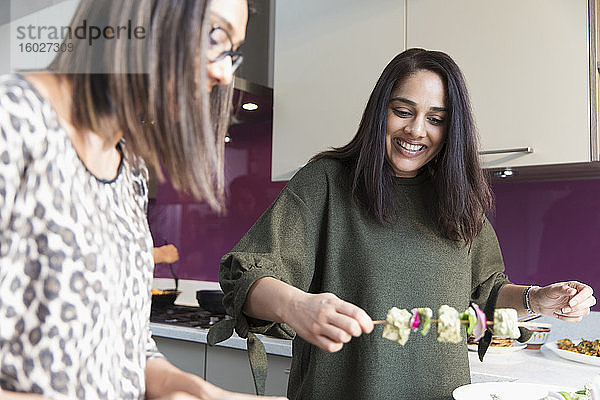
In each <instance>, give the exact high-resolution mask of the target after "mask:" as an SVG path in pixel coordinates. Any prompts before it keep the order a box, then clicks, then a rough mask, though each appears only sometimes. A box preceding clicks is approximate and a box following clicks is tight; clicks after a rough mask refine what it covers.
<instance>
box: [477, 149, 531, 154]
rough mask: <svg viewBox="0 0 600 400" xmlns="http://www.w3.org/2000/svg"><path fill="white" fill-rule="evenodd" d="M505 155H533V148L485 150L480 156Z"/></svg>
mask: <svg viewBox="0 0 600 400" xmlns="http://www.w3.org/2000/svg"><path fill="white" fill-rule="evenodd" d="M505 153H533V147H519V148H517V149H500V150H484V151H480V152H479V155H482V156H483V155H486V154H505Z"/></svg>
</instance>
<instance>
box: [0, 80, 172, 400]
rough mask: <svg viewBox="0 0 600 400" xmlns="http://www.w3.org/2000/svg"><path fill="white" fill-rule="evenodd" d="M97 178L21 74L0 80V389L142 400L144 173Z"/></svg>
mask: <svg viewBox="0 0 600 400" xmlns="http://www.w3.org/2000/svg"><path fill="white" fill-rule="evenodd" d="M120 146H121V147H120V148H119V150H120V151H121V155H122V161H121V165H120V166H119V171H118V174H117V177H116V178H115V179H113V180H110V181H106V180H101V179H99V178H96V177H95V176H94V175H93V174H92V173H91V172H90V171H88V170H87V168H86V167H85V165H84V164H83V162H82V161H81V160H80V158H79V157H78V155H77V153H76V151H75V149H74V148H73V146H72V143H71V141H70V139H69V138H68V136H67V134H66V132H65V130H64V129H63V128H62V127H61V126H60V124H59V122H58V120H57V116H56V114H55V112H54V110H53V109H52V107H51V106H50V104H49V103H48V101H46V100H45V99H43V98H42V97H41V96H40V95H39V94H38V93H37V92H36V90H35V89H34V88H33V86H31V84H30V83H29V82H28V81H27V80H25V79H24V78H23V77H22V76H20V75H5V76H0V388H2V389H4V390H9V391H18V392H28V393H40V394H43V395H45V396H48V397H49V398H53V399H67V398H69V399H72V398H78V399H142V398H144V392H145V383H144V368H145V364H146V359H147V358H149V357H160V356H161V355H160V353H158V351H157V349H156V345H155V343H154V341H153V340H152V338H151V334H150V328H149V314H150V287H151V281H152V272H153V266H154V264H153V258H152V238H151V236H150V230H149V228H148V222H147V219H146V206H147V189H146V188H147V187H146V175H147V170H146V168H145V166H144V165H143V162H141V160H137V159H135V158H134V157H133V156H127V155H126V154H127V153H126V152H124V151H123V147H122V146H123V143H121V144H120Z"/></svg>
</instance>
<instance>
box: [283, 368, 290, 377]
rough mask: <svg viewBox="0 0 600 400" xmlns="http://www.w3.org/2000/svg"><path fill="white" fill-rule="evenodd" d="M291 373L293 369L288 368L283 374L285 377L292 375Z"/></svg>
mask: <svg viewBox="0 0 600 400" xmlns="http://www.w3.org/2000/svg"><path fill="white" fill-rule="evenodd" d="M290 372H291V369H290V368H286V369H284V370H283V373H284V374H285V375H289V374H290Z"/></svg>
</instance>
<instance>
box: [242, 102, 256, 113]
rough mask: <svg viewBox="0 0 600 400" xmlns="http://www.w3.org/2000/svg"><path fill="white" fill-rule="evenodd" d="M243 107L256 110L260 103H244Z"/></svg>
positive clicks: (247, 109)
mask: <svg viewBox="0 0 600 400" xmlns="http://www.w3.org/2000/svg"><path fill="white" fill-rule="evenodd" d="M242 108H243V109H244V110H246V111H254V110H256V109H258V104H255V103H244V104H243V105H242Z"/></svg>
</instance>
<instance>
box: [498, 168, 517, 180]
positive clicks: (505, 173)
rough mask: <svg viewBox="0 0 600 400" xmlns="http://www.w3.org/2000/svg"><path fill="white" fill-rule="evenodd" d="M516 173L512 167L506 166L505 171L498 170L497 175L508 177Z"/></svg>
mask: <svg viewBox="0 0 600 400" xmlns="http://www.w3.org/2000/svg"><path fill="white" fill-rule="evenodd" d="M514 174H515V171H513V170H512V168H510V167H509V168H505V169H504V171H498V172H496V175H497V176H499V177H500V178H508V177H509V176H513V175H514Z"/></svg>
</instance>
